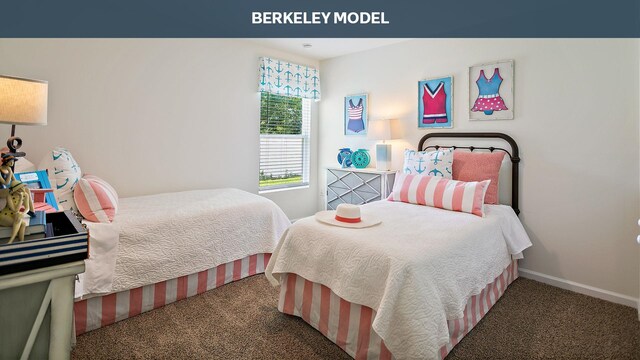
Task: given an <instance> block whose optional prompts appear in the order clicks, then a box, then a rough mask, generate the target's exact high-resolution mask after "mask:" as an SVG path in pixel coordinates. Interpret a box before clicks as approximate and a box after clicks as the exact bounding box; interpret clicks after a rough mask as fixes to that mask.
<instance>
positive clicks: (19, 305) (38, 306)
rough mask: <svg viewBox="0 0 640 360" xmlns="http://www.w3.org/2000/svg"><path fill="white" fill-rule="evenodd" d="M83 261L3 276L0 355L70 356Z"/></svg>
mask: <svg viewBox="0 0 640 360" xmlns="http://www.w3.org/2000/svg"><path fill="white" fill-rule="evenodd" d="M82 272H84V261H75V262H71V263H67V264H62V265H56V266H50V267H46V268H40V269H35V270H29V271H24V272H20V273H13V274H8V275H3V276H0V324H1V325H0V358H3V359H46V358H49V359H69V357H70V355H71V342H72V338H73V337H72V336H73V335H72V334H73V333H72V331H73V297H74V284H75V277H76V275H77V274H79V273H82Z"/></svg>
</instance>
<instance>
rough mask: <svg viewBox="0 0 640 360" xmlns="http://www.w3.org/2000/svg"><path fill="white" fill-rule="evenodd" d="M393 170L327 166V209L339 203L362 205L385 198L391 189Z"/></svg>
mask: <svg viewBox="0 0 640 360" xmlns="http://www.w3.org/2000/svg"><path fill="white" fill-rule="evenodd" d="M395 175H396V172H395V171H380V170H376V169H357V168H328V169H327V204H326V206H327V210H335V209H336V207H337V206H338V205H339V204H342V203H347V204H355V205H362V204H366V203H370V202H372V201H377V200H381V199H385V198H386V197H387V196H389V194H390V193H391V189H393V180H394V179H395Z"/></svg>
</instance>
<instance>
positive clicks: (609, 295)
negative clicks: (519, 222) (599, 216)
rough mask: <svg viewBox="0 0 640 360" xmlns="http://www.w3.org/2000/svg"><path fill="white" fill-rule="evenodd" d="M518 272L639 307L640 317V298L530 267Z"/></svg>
mask: <svg viewBox="0 0 640 360" xmlns="http://www.w3.org/2000/svg"><path fill="white" fill-rule="evenodd" d="M518 272H519V273H520V275H521V276H522V277H523V278H527V279H531V280H536V281H540V282H542V283H545V284H549V285H552V286H555V287H559V288H561V289H565V290H569V291H573V292H577V293H579V294H583V295H588V296H592V297H595V298H598V299H602V300H607V301H611V302H614V303H616V304H622V305H626V306H630V307H632V308H636V309H638V316H639V317H640V299H637V298H634V297H631V296H628V295H624V294H619V293H616V292H613V291H609V290H604V289H599V288H597V287H593V286H589V285H585V284H580V283H577V282H575V281H571V280H565V279H561V278H558V277H555V276H551V275H546V274H543V273H539V272H537V271H532V270H528V269H523V268H518Z"/></svg>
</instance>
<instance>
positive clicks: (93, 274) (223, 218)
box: [77, 189, 291, 295]
mask: <svg viewBox="0 0 640 360" xmlns="http://www.w3.org/2000/svg"><path fill="white" fill-rule="evenodd" d="M290 224H291V223H290V222H289V219H288V218H287V216H286V215H285V214H284V212H283V211H282V210H281V209H280V208H279V207H278V206H277V205H276V204H274V203H273V202H272V201H271V200H269V199H266V198H264V197H261V196H258V195H255V194H251V193H248V192H245V191H242V190H238V189H216V190H197V191H186V192H177V193H167V194H159V195H150V196H141V197H131V198H123V199H120V203H119V209H118V214H117V215H116V217H115V219H114V221H113V223H112V224H89V230H90V232H91V231H92V230H91V229H92V227H94V228H96V230H103V231H102V233H105V234H106V233H107V232H106V231H104V230H105V229H98V228H100V227H102V228H104V227H110V226H111V228H112V230H113V229H119V231H115V233H118V232H119V243H118V245H117V248H116V250H115V251H113V247H112V248H111V253H113V254H115V253H117V257H115V259H111V256H110V255H109V254H107V253H106V252H104V253H102V254H95V253H94V251H93V249H92V251H91V252H92V257H93V259H92V260H93V263H92V261H87V263H86V264H87V273H86V274H85V276H84V278H85V279H84V280H85V284H84V289H85V290H84V294H87V293H94V292H105V290H108V291H107V292H118V291H122V290H127V289H132V288H136V287H139V286H143V285H148V284H153V283H156V282H160V281H164V280H168V279H173V278H176V277H179V276H183V275H188V274H193V273H196V272H199V271H202V270H205V269H209V268H212V267H214V266H217V265H220V264H224V263H228V262H231V261H234V260H237V259H241V258H244V257H246V256H249V255H253V254H257V253H271V252H273V250H274V248H275V246H276V244H277V242H278V239H279V238H280V236H281V235H282V233H283V232H284V231H285V230H286V228H287V227H288V226H289V225H290ZM112 232H113V231H112ZM92 234H93V233H92ZM96 235H98V234H97V233H96ZM106 235H107V236H104V237H102V238H97V237H94V236H92V242H91V246H92V248H93V247H94V244H95V245H96V249H98V250H99V246H98V244H99V243H101V242H102V243H107V242H110V241H118V239H117V238H116V239H115V240H114V239H113V236H109V235H108V234H106ZM116 237H117V236H116ZM101 255H102V256H103V257H102V259H101V260H102V261H100V260H99V261H96V260H95V259H96V258H97V257H99V256H101ZM113 260H115V271H109V267H110V265H109V262H113ZM109 274H112V275H113V277H112V284H109V280H110V279H106V280H105V278H106V277H108V275H109ZM90 279H92V280H95V283H93V284H92V283H87V282H86V280H90ZM96 290H98V291H96ZM84 294H83V295H84ZM77 295H78V294H77Z"/></svg>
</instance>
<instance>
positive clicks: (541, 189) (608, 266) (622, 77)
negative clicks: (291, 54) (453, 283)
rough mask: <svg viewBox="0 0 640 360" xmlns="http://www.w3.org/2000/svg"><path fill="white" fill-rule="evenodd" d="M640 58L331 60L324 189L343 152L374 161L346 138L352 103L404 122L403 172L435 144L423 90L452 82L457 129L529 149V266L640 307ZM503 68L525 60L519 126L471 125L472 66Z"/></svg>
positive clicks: (529, 51) (423, 45)
mask: <svg viewBox="0 0 640 360" xmlns="http://www.w3.org/2000/svg"><path fill="white" fill-rule="evenodd" d="M638 54H639V52H638V42H637V41H636V40H586V39H585V40H561V39H547V40H525V39H513V40H503V39H495V40H485V39H477V40H462V39H459V40H451V39H440V40H413V41H409V42H404V43H400V44H396V45H390V46H386V47H383V48H379V49H374V50H370V51H366V52H361V53H357V54H353V55H348V56H343V57H339V58H335V59H330V60H326V61H323V62H321V69H322V72H323V78H322V81H323V99H322V102H321V103H320V144H319V159H320V160H319V165H320V169H319V171H320V175H319V179H320V180H321V183H324V182H326V179H325V176H324V168H325V167H327V166H336V165H337V163H336V161H335V155H336V153H337V149H338V148H341V147H344V146H350V147H352V148H357V147H368V148H369V149H371V150H372V151H373V150H374V143H375V142H373V141H367V140H366V138H362V137H353V136H349V137H345V136H343V135H342V134H343V115H342V111H343V105H342V101H343V97H344V96H345V95H347V94H354V93H361V92H368V93H369V96H370V118H371V119H376V118H381V117H391V118H398V119H400V121H399V122H400V124H401V129H400V133H402V134H404V136H403V137H404V140H403V141H394V142H393V146H394V155H393V161H394V164H395V166H396V168H397V167H399V166H400V165H401V162H402V150H403V149H404V148H405V147H413V148H415V147H417V144H418V141H419V139H420V137H422V136H423V135H424V134H425V133H426V131H424V130H418V128H417V121H418V120H417V107H418V105H417V98H418V94H417V82H418V80H421V79H424V78H429V77H436V76H441V75H448V74H450V75H453V77H454V82H455V85H454V129H453V130H454V131H463V130H470V131H501V132H505V133H507V134H510V135H512V136H513V137H514V138H515V139H516V141H517V142H518V143H519V145H520V149H521V157H522V164H521V184H520V185H521V198H520V209H521V210H522V213H521V215H520V218H521V219H522V221H523V223H524V224H525V227H526V228H527V231H528V233H529V235H530V237H531V239H532V241H533V243H534V245H533V247H532V248H531V249H530V250H527V251H526V253H525V260H524V261H523V262H522V263H521V266H522V267H524V268H527V269H529V270H533V271H537V272H540V273H544V274H547V275H551V276H556V277H560V278H563V279H567V280H571V281H575V282H578V283H582V284H586V285H590V286H594V287H597V288H601V289H605V290H608V291H613V292H616V293H620V294H623V295H627V296H631V297H634V298H637V297H638V273H639V270H638V262H639V260H638V250H637V249H636V248H635V246H634V239H635V237H636V234H637V232H638V227H637V220H638V217H639V215H640V214H639V205H640V194H639V189H638V179H639V173H638V172H639V170H638V164H639V160H640V159H639V154H638V148H639V140H638V139H639V136H638V135H639V129H638V127H639V126H638V124H639V121H638V110H639V106H638V97H639V90H638V76H639V74H638ZM501 59H514V60H515V120H502V121H491V122H477V121H476V122H472V121H469V120H468V115H467V114H468V111H467V103H468V86H467V84H468V79H467V77H468V76H467V68H468V66H470V65H474V64H477V63H486V62H490V61H493V60H501ZM372 166H375V164H372ZM323 201H324V199H321V202H320V203H319V204H320V205H322V202H323Z"/></svg>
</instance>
